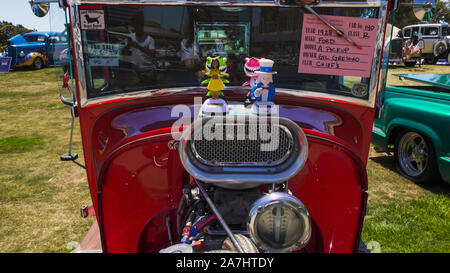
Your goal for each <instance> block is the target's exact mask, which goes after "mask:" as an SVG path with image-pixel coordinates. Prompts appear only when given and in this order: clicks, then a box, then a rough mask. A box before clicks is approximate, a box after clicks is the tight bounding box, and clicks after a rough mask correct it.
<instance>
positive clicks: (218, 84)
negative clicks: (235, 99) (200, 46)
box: [202, 57, 230, 113]
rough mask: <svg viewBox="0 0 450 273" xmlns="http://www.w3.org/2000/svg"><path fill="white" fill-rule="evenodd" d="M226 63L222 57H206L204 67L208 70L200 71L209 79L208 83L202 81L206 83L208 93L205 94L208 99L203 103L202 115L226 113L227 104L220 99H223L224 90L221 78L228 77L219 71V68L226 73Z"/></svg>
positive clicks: (225, 59)
mask: <svg viewBox="0 0 450 273" xmlns="http://www.w3.org/2000/svg"><path fill="white" fill-rule="evenodd" d="M226 61H227V58H222V57H215V58H211V57H208V58H207V60H206V67H207V68H208V70H207V71H205V70H202V74H203V75H206V76H209V77H210V78H209V81H204V83H206V82H208V87H207V89H208V90H209V92H208V93H207V94H206V97H210V98H208V99H207V100H206V101H205V102H204V103H203V106H202V111H203V112H204V113H219V112H220V113H224V112H228V106H227V103H226V102H225V100H223V99H222V98H220V97H223V92H222V89H224V88H225V84H224V83H223V80H222V77H229V76H230V75H229V74H228V73H225V72H222V71H221V68H222V70H224V69H225V70H224V71H226ZM227 82H228V81H227Z"/></svg>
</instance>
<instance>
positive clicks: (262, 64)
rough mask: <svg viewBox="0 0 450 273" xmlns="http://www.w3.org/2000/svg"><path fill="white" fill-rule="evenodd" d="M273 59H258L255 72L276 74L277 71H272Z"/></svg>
mask: <svg viewBox="0 0 450 273" xmlns="http://www.w3.org/2000/svg"><path fill="white" fill-rule="evenodd" d="M273 63H274V61H272V60H269V59H264V58H262V59H259V71H256V72H255V73H256V74H277V72H274V71H272V67H273Z"/></svg>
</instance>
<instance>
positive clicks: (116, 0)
mask: <svg viewBox="0 0 450 273" xmlns="http://www.w3.org/2000/svg"><path fill="white" fill-rule="evenodd" d="M69 3H70V5H81V4H104V5H107V4H110V5H124V4H133V5H167V6H169V5H217V6H269V7H270V6H273V7H276V6H283V5H279V4H278V3H277V1H273V2H269V1H264V0H260V1H258V0H249V1H234V2H230V1H208V0H205V1H201V0H196V1H176V0H174V1H152V0H110V1H106V0H69ZM383 3H387V0H367V1H358V2H356V1H355V2H352V1H326V2H320V3H319V4H318V5H315V6H316V7H367V6H369V7H375V6H380V5H382V4H383ZM293 7H299V6H293Z"/></svg>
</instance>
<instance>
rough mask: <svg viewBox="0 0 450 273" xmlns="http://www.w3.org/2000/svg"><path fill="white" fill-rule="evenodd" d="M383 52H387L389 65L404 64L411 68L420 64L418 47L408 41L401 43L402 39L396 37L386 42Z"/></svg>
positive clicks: (420, 57)
mask: <svg viewBox="0 0 450 273" xmlns="http://www.w3.org/2000/svg"><path fill="white" fill-rule="evenodd" d="M384 50H385V52H389V64H404V65H405V66H407V67H412V66H415V65H416V64H417V63H419V64H421V62H422V52H421V49H420V47H419V46H418V45H416V46H414V45H413V44H412V43H411V42H410V41H403V39H402V38H398V37H397V38H393V39H392V40H389V41H386V45H385V48H384Z"/></svg>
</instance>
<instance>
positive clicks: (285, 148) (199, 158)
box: [179, 115, 308, 188]
mask: <svg viewBox="0 0 450 273" xmlns="http://www.w3.org/2000/svg"><path fill="white" fill-rule="evenodd" d="M266 121H267V122H266ZM179 152H180V158H181V161H182V163H183V165H184V167H185V169H186V170H187V171H188V172H189V173H190V174H191V175H192V176H193V177H195V178H196V179H198V180H200V181H203V182H206V183H214V184H216V185H218V186H221V187H226V188H250V187H255V186H258V185H260V184H267V183H282V182H285V181H287V180H288V179H289V178H291V177H292V176H294V175H295V174H296V173H297V172H298V171H299V170H300V169H301V168H302V167H303V165H304V164H305V161H306V158H307V155H308V144H307V140H306V136H305V134H304V133H303V131H302V130H301V128H300V127H299V126H298V125H297V124H295V123H294V122H292V121H290V120H288V119H285V118H277V119H276V120H271V119H270V118H266V119H262V120H261V119H258V118H254V117H252V118H249V117H248V116H247V117H244V118H242V117H239V118H237V117H234V118H233V117H231V118H230V116H229V115H227V117H221V116H220V117H214V116H212V117H211V116H209V117H201V118H198V119H196V120H195V122H194V123H193V124H192V125H191V126H190V127H189V128H188V129H186V130H185V131H184V132H183V136H182V138H181V140H180V147H179Z"/></svg>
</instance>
